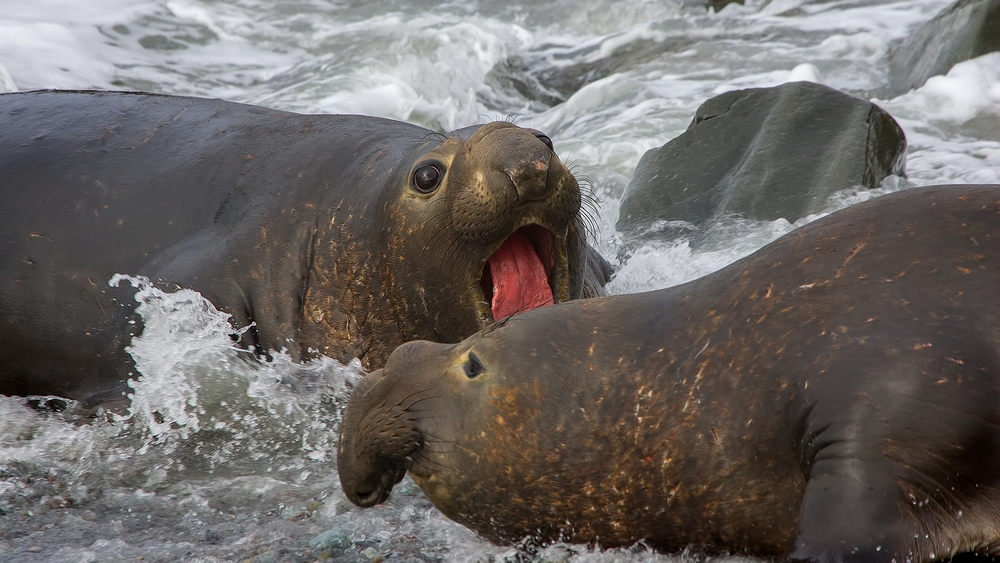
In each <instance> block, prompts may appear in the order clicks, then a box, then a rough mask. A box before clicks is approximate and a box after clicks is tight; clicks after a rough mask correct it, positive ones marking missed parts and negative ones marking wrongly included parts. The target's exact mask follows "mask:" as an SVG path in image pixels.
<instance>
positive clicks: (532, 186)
mask: <svg viewBox="0 0 1000 563" xmlns="http://www.w3.org/2000/svg"><path fill="white" fill-rule="evenodd" d="M539 144H540V143H539ZM550 159H551V152H545V153H541V151H532V153H530V154H529V155H527V156H526V157H525V158H524V159H522V160H519V161H517V162H516V164H514V165H511V166H508V167H506V168H505V169H504V172H505V173H506V174H507V176H508V177H509V178H510V181H511V183H513V184H514V189H515V190H517V196H518V198H519V200H520V201H521V202H522V203H523V202H527V201H541V200H544V199H546V198H547V197H549V195H550V194H551V193H552V191H553V187H552V186H550V185H549V181H548V172H549V160H550Z"/></svg>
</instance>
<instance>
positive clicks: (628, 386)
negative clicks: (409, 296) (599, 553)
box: [337, 186, 1000, 563]
mask: <svg viewBox="0 0 1000 563" xmlns="http://www.w3.org/2000/svg"><path fill="white" fill-rule="evenodd" d="M337 465H338V471H339V474H340V481H341V483H342V485H343V489H344V493H345V494H346V495H347V498H349V499H350V500H351V501H352V502H354V503H355V504H358V505H361V506H371V505H373V504H375V503H378V502H382V501H384V500H385V499H386V498H388V496H389V492H390V490H391V488H392V486H393V485H394V484H395V483H396V482H398V481H399V479H401V478H402V477H403V475H404V473H405V472H406V471H407V470H409V472H410V474H411V475H412V477H413V479H414V481H416V483H417V484H418V485H419V486H420V488H421V489H422V490H423V491H424V493H425V494H426V495H427V496H428V497H429V498H430V500H431V501H432V502H433V503H434V504H435V505H436V506H437V507H438V508H439V509H440V510H441V511H442V512H443V513H444V514H445V515H446V516H448V517H449V518H452V519H453V520H456V521H458V522H459V523H462V524H464V525H466V526H468V527H470V528H472V529H473V530H475V531H476V532H478V533H480V534H482V535H483V536H485V537H486V538H488V539H490V540H492V541H495V542H500V543H511V542H516V541H520V540H521V539H523V538H524V537H525V536H536V537H538V538H539V539H541V540H542V541H546V542H551V541H568V542H581V543H597V544H600V545H601V546H604V547H611V546H622V545H630V544H633V543H635V542H637V541H640V540H645V541H647V542H648V543H649V544H650V545H651V546H654V547H656V548H659V549H662V550H665V551H679V550H682V549H685V548H687V547H689V546H697V547H700V548H701V549H703V550H705V551H708V552H712V553H719V552H729V553H734V552H742V553H749V554H752V555H755V556H761V557H775V558H778V559H784V558H788V559H791V560H807V561H815V562H822V563H832V562H847V561H852V562H853V561H856V562H874V563H893V562H895V563H903V562H906V561H910V562H915V563H931V562H933V561H940V560H945V559H948V558H951V557H952V556H954V555H955V554H959V553H965V554H968V553H983V554H992V555H997V554H998V553H1000V471H998V470H997V468H998V467H1000V186H943V187H942V186H938V187H932V188H922V189H912V190H906V191H903V192H899V193H895V194H891V195H887V196H883V197H879V198H876V199H873V200H870V201H868V202H866V203H862V204H859V205H857V206H854V207H850V208H847V209H845V210H842V211H839V212H837V213H833V214H831V215H829V216H828V217H825V218H822V219H820V220H817V221H815V222H813V223H811V224H809V225H806V226H805V227H803V228H801V229H798V230H796V231H794V232H792V233H789V234H787V235H785V236H784V237H782V238H780V239H778V240H777V241H775V242H773V243H771V244H770V245H767V246H765V247H764V248H762V249H761V250H760V251H758V252H756V253H755V254H753V255H751V256H749V257H747V258H744V259H742V260H739V261H737V262H735V263H733V264H732V265H730V266H728V267H726V268H723V269H722V270H719V271H718V272H716V273H714V274H711V275H708V276H705V277H703V278H701V279H698V280H695V281H692V282H690V283H687V284H683V285H680V286H677V287H673V288H669V289H664V290H661V291H654V292H649V293H642V294H633V295H618V296H612V297H603V298H598V299H587V300H581V301H574V302H570V303H565V304H561V305H556V306H554V307H548V308H545V309H540V310H536V311H531V312H529V313H526V314H524V315H518V316H515V317H513V318H511V319H510V320H508V321H507V322H500V323H497V325H495V326H494V327H491V328H490V329H487V330H485V331H483V332H481V333H478V334H476V335H474V336H471V337H469V338H468V339H466V340H465V341H464V342H461V343H459V344H433V343H430V342H410V343H407V344H404V345H403V346H401V347H400V348H398V349H397V350H396V351H394V352H393V353H392V355H391V356H390V357H389V360H388V362H387V363H386V365H385V368H384V369H383V370H380V371H377V372H375V373H373V374H371V375H370V376H368V377H367V378H365V380H363V381H362V382H361V383H360V384H359V385H358V387H357V388H356V389H355V391H354V393H353V396H352V397H351V399H350V402H349V403H348V406H347V410H346V412H345V415H344V422H343V426H342V428H341V435H340V444H339V446H338V457H337Z"/></svg>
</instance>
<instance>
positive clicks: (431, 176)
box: [413, 164, 441, 194]
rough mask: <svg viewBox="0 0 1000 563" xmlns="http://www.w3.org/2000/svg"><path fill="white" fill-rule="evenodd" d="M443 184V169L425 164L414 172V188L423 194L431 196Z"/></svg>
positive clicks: (435, 165)
mask: <svg viewBox="0 0 1000 563" xmlns="http://www.w3.org/2000/svg"><path fill="white" fill-rule="evenodd" d="M440 184H441V168H440V167H439V166H438V165H437V164H425V165H423V166H421V167H420V168H417V169H416V170H414V171H413V187H414V188H416V190H417V191H418V192H420V193H422V194H429V193H431V192H433V191H434V190H436V189H437V187H438V185H440Z"/></svg>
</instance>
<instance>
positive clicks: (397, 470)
mask: <svg viewBox="0 0 1000 563" xmlns="http://www.w3.org/2000/svg"><path fill="white" fill-rule="evenodd" d="M405 476H406V468H405V467H402V466H400V465H396V464H391V465H390V466H389V467H387V468H386V469H385V470H384V471H381V472H380V473H379V480H378V482H377V483H376V484H375V488H373V489H371V490H367V491H360V490H358V491H354V494H353V497H354V498H352V499H351V500H352V501H354V504H356V505H358V506H360V507H361V508H371V507H373V506H375V505H376V504H381V503H383V502H385V501H387V500H389V493H391V492H392V488H393V487H394V486H396V484H397V483H399V482H400V481H402V480H403V477H405Z"/></svg>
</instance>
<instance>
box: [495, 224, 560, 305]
mask: <svg viewBox="0 0 1000 563" xmlns="http://www.w3.org/2000/svg"><path fill="white" fill-rule="evenodd" d="M555 247H556V237H555V235H553V234H552V231H550V230H548V229H546V228H545V227H542V226H540V225H527V226H525V227H521V228H520V229H518V230H516V231H514V233H513V234H511V235H510V236H509V237H507V239H506V240H504V242H503V244H501V245H500V248H499V249H497V251H496V252H494V253H493V255H492V256H490V257H489V258H487V260H486V264H485V266H484V267H483V273H482V278H481V279H480V280H479V285H480V286H481V287H482V290H483V297H484V298H485V302H486V303H488V304H489V309H490V313H491V315H492V317H493V319H494V320H497V319H503V318H506V317H509V316H511V315H513V314H516V313H521V312H524V311H530V310H531V309H537V308H539V307H545V306H546V305H552V304H553V303H555V302H556V299H557V298H558V296H559V294H560V292H559V291H558V288H557V287H556V283H555V281H554V280H555V278H556V277H557V276H556V275H555V274H556V270H557V253H556V248H555ZM559 277H561V276H559Z"/></svg>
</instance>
